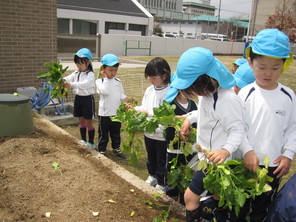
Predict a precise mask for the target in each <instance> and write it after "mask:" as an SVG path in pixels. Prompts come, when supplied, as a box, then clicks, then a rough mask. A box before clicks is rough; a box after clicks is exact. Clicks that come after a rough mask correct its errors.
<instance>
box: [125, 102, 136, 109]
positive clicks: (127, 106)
mask: <svg viewBox="0 0 296 222" xmlns="http://www.w3.org/2000/svg"><path fill="white" fill-rule="evenodd" d="M125 108H126V109H132V108H134V107H133V105H132V104H130V103H127V104H125Z"/></svg>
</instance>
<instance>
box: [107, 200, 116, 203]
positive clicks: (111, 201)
mask: <svg viewBox="0 0 296 222" xmlns="http://www.w3.org/2000/svg"><path fill="white" fill-rule="evenodd" d="M108 202H109V203H116V201H115V200H108Z"/></svg>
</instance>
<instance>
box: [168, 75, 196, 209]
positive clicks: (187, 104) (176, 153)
mask: <svg viewBox="0 0 296 222" xmlns="http://www.w3.org/2000/svg"><path fill="white" fill-rule="evenodd" d="M174 76H175V75H173V76H172V79H173V78H174ZM169 100H172V98H170V99H169ZM171 104H175V105H176V109H175V114H176V115H177V116H183V115H185V114H187V113H190V112H191V111H194V110H197V105H196V103H195V102H194V101H193V100H191V99H188V98H187V97H185V96H184V95H183V93H182V92H179V93H178V95H177V96H176V98H174V99H173V102H171ZM192 126H193V127H194V128H196V123H193V124H192ZM175 131H176V130H175V128H173V127H168V128H167V129H166V141H167V144H168V145H169V144H170V142H171V141H172V140H173V139H174V137H175ZM180 139H181V138H180ZM180 146H181V144H180V142H176V143H174V144H173V148H174V150H171V149H169V148H168V149H167V161H166V162H167V164H166V168H167V173H168V172H170V169H171V166H172V163H171V161H172V160H173V159H175V158H177V166H182V165H187V164H188V162H189V161H190V160H191V159H192V155H188V156H185V155H184V154H183V152H182V151H181V150H180ZM166 194H167V195H168V196H171V197H172V198H180V203H182V204H184V199H183V196H184V193H183V192H180V191H179V189H178V188H177V187H175V188H174V189H169V190H166Z"/></svg>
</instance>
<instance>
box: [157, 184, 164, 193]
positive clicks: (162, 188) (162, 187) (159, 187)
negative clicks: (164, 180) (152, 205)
mask: <svg viewBox="0 0 296 222" xmlns="http://www.w3.org/2000/svg"><path fill="white" fill-rule="evenodd" d="M155 188H156V190H159V191H162V192H164V193H165V187H164V186H162V185H159V184H157V185H156V187H155Z"/></svg>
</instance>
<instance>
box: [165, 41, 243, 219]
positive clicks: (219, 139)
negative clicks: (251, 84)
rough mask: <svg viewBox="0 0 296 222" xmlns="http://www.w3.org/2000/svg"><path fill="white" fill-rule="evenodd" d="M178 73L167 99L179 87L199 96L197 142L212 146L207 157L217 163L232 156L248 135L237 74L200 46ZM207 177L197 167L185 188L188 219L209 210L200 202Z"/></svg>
mask: <svg viewBox="0 0 296 222" xmlns="http://www.w3.org/2000/svg"><path fill="white" fill-rule="evenodd" d="M174 75H176V77H175V78H174V79H173V81H172V82H171V85H170V88H169V91H168V93H167V95H166V98H165V100H166V101H168V102H171V101H172V99H173V98H174V97H175V96H176V95H177V94H178V92H179V91H181V92H182V93H183V94H184V95H185V96H187V97H192V96H198V101H199V102H198V115H197V120H195V122H197V143H198V144H199V145H200V146H201V147H202V148H203V149H207V150H210V152H209V153H208V154H207V158H208V159H209V161H211V162H213V163H216V164H221V163H223V162H224V161H225V160H227V159H231V158H232V157H231V156H232V153H233V152H235V151H236V150H237V148H238V147H239V145H240V144H241V142H242V140H243V139H244V137H245V129H244V122H243V108H242V104H241V101H240V100H239V98H238V97H237V96H236V95H235V93H234V91H233V90H232V89H231V88H232V87H233V86H234V84H235V79H234V77H233V75H232V74H231V73H230V72H229V71H228V69H227V68H226V67H225V66H224V65H223V64H222V63H221V62H220V61H219V60H218V59H216V58H215V57H214V56H213V53H212V52H211V51H210V50H208V49H205V48H200V47H195V48H191V49H188V50H187V51H186V52H184V53H183V54H182V55H181V57H180V59H179V61H178V64H177V71H176V73H175V74H174ZM182 133H184V132H183V127H182V129H181V134H182ZM203 178H204V173H203V172H202V171H197V172H196V173H195V175H194V177H193V179H192V181H191V183H190V185H189V187H188V188H187V190H186V191H185V195H184V199H185V205H186V218H187V221H188V222H193V221H201V220H202V217H204V216H205V215H206V214H207V213H206V212H203V210H202V209H206V208H203V207H202V206H201V205H200V200H201V195H202V194H203V193H205V189H204V186H203ZM200 206H201V207H200ZM206 216H208V215H206Z"/></svg>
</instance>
